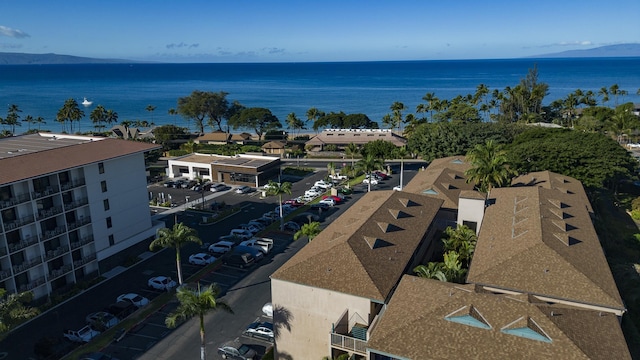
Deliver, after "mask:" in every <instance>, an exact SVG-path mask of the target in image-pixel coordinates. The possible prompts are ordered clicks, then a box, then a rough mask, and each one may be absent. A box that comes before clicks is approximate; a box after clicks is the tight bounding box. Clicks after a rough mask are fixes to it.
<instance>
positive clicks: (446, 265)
mask: <svg viewBox="0 0 640 360" xmlns="http://www.w3.org/2000/svg"><path fill="white" fill-rule="evenodd" d="M443 272H444V274H445V276H446V277H447V280H448V281H451V282H455V283H460V284H461V283H463V282H464V277H465V275H466V274H467V269H465V268H463V267H462V262H461V261H460V254H458V253H457V252H455V251H449V252H446V253H445V254H444V262H443Z"/></svg>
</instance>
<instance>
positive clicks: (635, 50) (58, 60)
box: [0, 44, 640, 65]
mask: <svg viewBox="0 0 640 360" xmlns="http://www.w3.org/2000/svg"><path fill="white" fill-rule="evenodd" d="M578 57H584V58H589V57H640V44H619V45H608V46H600V47H596V48H591V49H583V50H569V51H562V52H558V53H550V54H540V55H534V56H527V58H578ZM452 60H453V59H452ZM140 62H141V61H135V60H126V59H96V58H88V57H80V56H72V55H59V54H53V53H49V54H27V53H9V52H0V65H44V64H122V63H140Z"/></svg>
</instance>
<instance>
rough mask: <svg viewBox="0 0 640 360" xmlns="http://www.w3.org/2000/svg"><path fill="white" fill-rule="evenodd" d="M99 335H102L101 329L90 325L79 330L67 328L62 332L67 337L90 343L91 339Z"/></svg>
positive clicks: (75, 340)
mask: <svg viewBox="0 0 640 360" xmlns="http://www.w3.org/2000/svg"><path fill="white" fill-rule="evenodd" d="M98 335H100V331H98V330H95V329H93V328H92V327H91V326H89V325H87V326H85V327H83V328H82V329H80V330H78V331H75V330H65V331H64V332H63V333H62V336H64V338H65V339H67V340H70V341H73V342H79V343H88V342H89V341H91V339H93V338H94V337H96V336H98Z"/></svg>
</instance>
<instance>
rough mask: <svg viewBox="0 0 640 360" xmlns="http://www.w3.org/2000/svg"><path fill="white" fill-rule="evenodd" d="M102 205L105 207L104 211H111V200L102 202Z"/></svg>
mask: <svg viewBox="0 0 640 360" xmlns="http://www.w3.org/2000/svg"><path fill="white" fill-rule="evenodd" d="M102 204H103V205H104V211H109V199H104V200H102Z"/></svg>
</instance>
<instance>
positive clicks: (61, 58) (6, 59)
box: [0, 52, 138, 65]
mask: <svg viewBox="0 0 640 360" xmlns="http://www.w3.org/2000/svg"><path fill="white" fill-rule="evenodd" d="M133 62H138V61H133V60H122V59H94V58H88V57H80V56H71V55H58V54H52V53H51V54H26V53H8V52H0V65H44V64H117V63H133Z"/></svg>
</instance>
